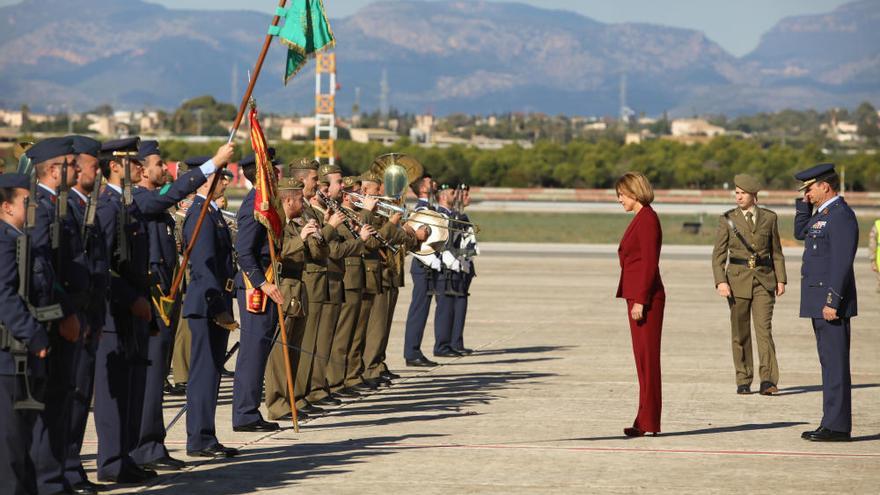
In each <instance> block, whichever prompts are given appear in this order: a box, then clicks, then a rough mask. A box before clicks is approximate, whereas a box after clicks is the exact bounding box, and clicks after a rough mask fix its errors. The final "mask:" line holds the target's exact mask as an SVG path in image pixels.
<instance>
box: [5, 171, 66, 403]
mask: <svg viewBox="0 0 880 495" xmlns="http://www.w3.org/2000/svg"><path fill="white" fill-rule="evenodd" d="M36 189H37V178H36V175H34V176H32V177H31V183H30V191H31V194H36ZM25 210H27V215H25V224H24V228H23V232H24V234H22V235H21V236H19V237H18V239H17V240H16V242H15V251H16V253H15V254H16V260H17V262H18V295H19V296H20V297H21V298H22V300H23V301H24V302H25V304H26V305H27V308H28V310H29V311H30V312H31V314H32V315H34V318H36V319H37V321H39V322H40V323H47V322H50V321H53V320H58V319H60V318H62V317H63V316H64V313H63V312H62V311H61V305H59V304H53V305H50V306H42V307H35V306H33V305H32V304H31V302H30V291H31V273H32V272H33V270H32V268H33V255H32V252H31V242H30V236H31V230H32V229H33V225H34V222H35V221H36V216H37V205H36V203H35V202H32V201H30V198H28V199H25ZM0 348H2V349H3V350H4V351H7V352H9V353H10V354H11V355H12V360H13V363H14V364H15V377H16V378H21V379H22V380H23V381H24V385H25V387H24V390H25V398H24V399H20V400H17V401H15V403H14V405H13V408H14V409H16V410H32V411H42V410H43V409H44V408H45V404H43V403H42V402H40V401H38V400H37V399H36V398H34V396H33V393H32V392H31V386H30V377H29V376H28V349H27V346H26V345H25V344H24V342H21V341H20V340H18V339H16V338H15V337H13V335H12V332H11V331H9V329H7V328H6V327H4V326H2V325H0Z"/></svg>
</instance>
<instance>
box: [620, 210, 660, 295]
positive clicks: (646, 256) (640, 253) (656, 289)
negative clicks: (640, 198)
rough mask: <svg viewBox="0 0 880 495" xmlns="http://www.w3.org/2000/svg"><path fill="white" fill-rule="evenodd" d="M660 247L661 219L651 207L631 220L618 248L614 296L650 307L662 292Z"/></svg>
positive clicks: (641, 211)
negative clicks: (656, 296) (618, 280)
mask: <svg viewBox="0 0 880 495" xmlns="http://www.w3.org/2000/svg"><path fill="white" fill-rule="evenodd" d="M662 244H663V231H662V229H661V228H660V219H659V218H657V213H656V212H654V209H653V208H651V207H650V206H645V207H643V208H642V209H641V210H640V211H639V212H638V213H637V214H636V216H635V217H634V218H633V219H632V222H630V224H629V227H627V229H626V232H624V233H623V238H621V239H620V247H618V248H617V256H618V257H619V258H620V283H619V284H618V286H617V297H621V298H623V299H631V300H633V301H635V302H636V303H638V304H643V305H645V306H649V305H650V303H651V300H652V299H653V298H654V296H655V295H656V294H657V293H663V281H662V280H660V246H661V245H662Z"/></svg>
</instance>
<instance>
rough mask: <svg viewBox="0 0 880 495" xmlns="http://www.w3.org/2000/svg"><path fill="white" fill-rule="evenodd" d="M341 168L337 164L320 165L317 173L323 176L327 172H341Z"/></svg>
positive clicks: (327, 173)
mask: <svg viewBox="0 0 880 495" xmlns="http://www.w3.org/2000/svg"><path fill="white" fill-rule="evenodd" d="M341 173H342V169H341V168H339V165H321V168H319V169H318V175H319V176H321V177H323V176H325V175H329V174H341Z"/></svg>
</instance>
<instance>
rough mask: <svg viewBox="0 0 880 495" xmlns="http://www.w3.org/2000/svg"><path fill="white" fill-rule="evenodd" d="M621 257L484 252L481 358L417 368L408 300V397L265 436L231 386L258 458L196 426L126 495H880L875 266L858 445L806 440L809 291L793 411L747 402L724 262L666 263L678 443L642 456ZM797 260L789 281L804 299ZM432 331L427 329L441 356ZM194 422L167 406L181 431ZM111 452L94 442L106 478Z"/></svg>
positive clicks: (385, 394)
mask: <svg viewBox="0 0 880 495" xmlns="http://www.w3.org/2000/svg"><path fill="white" fill-rule="evenodd" d="M614 250H616V247H614V249H613V250H612V251H611V252H610V253H609V252H606V251H607V249H604V248H603V249H596V250H590V249H582V250H573V251H572V250H561V249H558V250H553V249H547V250H543V251H542V250H541V249H540V247H533V248H531V249H528V250H523V252H520V253H517V252H516V251H515V250H507V251H506V252H499V249H485V250H484V253H483V255H481V257H480V258H479V259H478V260H477V270H478V273H479V276H478V277H477V279H476V280H475V282H474V285H473V287H472V289H471V292H472V294H473V296H472V299H471V307H470V313H469V324H468V328H467V332H466V344H467V345H468V346H470V347H474V348H476V349H477V350H478V352H477V353H476V354H475V355H473V356H470V357H465V358H459V359H440V358H438V359H439V360H440V361H441V362H442V366H440V367H437V368H434V369H430V370H427V371H413V369H412V368H409V369H408V368H405V367H404V366H403V358H402V351H401V349H402V340H403V335H402V333H403V323H404V319H405V315H406V309H407V305H408V302H409V292H408V290H406V289H404V290H403V291H402V292H401V297H400V299H401V300H400V303H399V305H398V307H397V311H396V314H395V318H394V327H393V331H392V337H391V344H390V347H389V359H390V364H391V367H392V369H394V370H395V371H397V372H399V373H401V374H402V375H403V378H402V379H400V380H398V381H396V383H395V385H394V386H393V387H391V388H388V389H382V390H381V391H379V392H377V393H374V394H372V395H369V396H367V397H364V398H361V399H359V400H355V401H351V402H348V403H346V404H345V405H344V406H342V407H340V408H336V409H334V410H332V411H331V412H330V413H329V414H327V415H325V416H322V417H319V418H316V419H313V420H311V421H309V422H307V423H304V424H303V425H302V429H301V432H300V433H299V434H295V433H293V431H292V430H291V429H285V430H283V431H281V432H277V433H275V434H269V435H261V434H246V433H234V432H232V428H231V419H230V418H231V412H230V400H231V385H232V383H231V380H224V382H223V384H222V386H221V401H220V403H221V406H220V409H219V410H218V414H217V423H218V437H219V438H220V440H221V442H223V443H225V444H226V445H229V446H235V447H240V448H241V449H242V456H241V457H238V458H235V459H232V460H230V461H228V462H220V461H211V462H205V461H197V460H195V459H191V458H187V457H186V455H185V452H184V450H185V432H184V425H185V422H183V421H181V422H180V423H179V424H178V425H177V426H175V428H174V429H173V430H172V431H171V432H170V434H169V440H168V442H167V443H168V446H169V448H170V449H171V450H172V453H173V455H175V456H176V457H180V458H183V459H186V460H188V461H191V466H190V467H189V468H187V470H186V471H184V472H181V473H163V474H162V475H161V476H160V478H159V480H158V481H157V482H156V483H155V484H154V485H152V486H148V487H116V489H115V490H114V491H112V492H110V493H135V492H146V493H160V494H171V493H175V494H176V493H187V494H190V495H198V494H203V493H205V494H207V493H217V494H244V493H252V492H255V491H265V492H267V493H332V494H348V493H351V494H363V493H383V494H389V493H419V494H434V493H436V494H444V495H446V494H451V493H486V494H495V493H498V494H501V493H504V494H518V493H737V494H741V493H750V492H760V493H849V494H857V493H872V494H873V493H878V488H877V487H878V486H880V336H878V333H877V327H878V325H877V323H876V322H877V321H878V318H880V293H878V292H876V291H875V287H876V286H877V284H876V280H875V278H874V277H873V274H872V273H871V272H870V271H869V270H868V267H867V263H866V262H864V261H863V259H864V258H861V259H860V260H859V263H858V266H857V282H858V284H859V297H860V309H861V315H860V316H859V317H857V318H856V319H854V323H853V337H852V373H853V383H854V390H853V409H854V418H853V421H854V432H853V435H854V436H855V439H856V440H857V441H854V442H851V443H842V444H817V443H810V442H806V441H803V440H801V439H800V433H801V431H804V430H808V429H813V428H815V427H816V423H817V421H818V420H819V418H820V415H821V400H822V397H821V389H820V387H819V385H820V383H821V380H820V373H819V363H818V358H817V355H816V348H815V341H814V338H813V336H812V331H811V330H810V325H809V322H808V321H807V320H803V319H799V318H797V305H798V297H799V290H798V287H797V283H793V284H791V285H789V287H788V293H787V294H786V295H785V296H783V297H782V298H780V300H779V302H778V304H777V307H776V315H775V318H774V336H775V339H776V347H777V352H778V359H779V366H780V375H781V379H780V383H779V386H780V388H781V393H780V394H779V396H776V397H763V396H760V395H757V394H754V395H749V396H738V395H736V394H735V388H736V387H735V383H734V371H733V365H732V360H731V356H730V344H729V327H728V310H727V305H726V303H725V302H724V301H723V300H722V299H721V298H719V297H717V296H716V295H715V293H714V291H713V289H712V278H711V271H710V269H709V264H708V258H707V256H706V253H703V252H690V251H688V252H686V253H685V252H683V251H682V254H680V255H675V254H673V253H678V252H679V250H677V249H675V248H671V247H670V248H667V249H665V250H664V253H670V254H669V255H668V256H664V259H663V261H662V263H661V269H662V276H663V279H664V282H665V284H666V288H667V294H668V296H667V297H668V301H667V309H666V321H665V325H664V336H663V354H662V369H663V393H664V395H663V397H664V404H663V424H662V427H663V433H662V434H661V435H660V436H659V437H656V438H638V439H626V438H625V437H623V435H622V429H623V428H624V427H625V426H629V425H630V424H631V423H632V419H633V417H634V416H635V408H636V405H637V398H638V383H637V380H636V374H635V367H634V364H633V359H632V351H631V344H630V336H629V329H628V326H627V323H626V320H625V308H624V304H623V302H622V301H619V300H616V299H614V292H615V289H616V284H617V279H618V276H619V272H618V267H617V261H616V260H612V259H610V258H611V255H612V254H613V251H614ZM500 251H503V250H500ZM798 259H799V257H797V256H789V258H788V263H787V266H788V271H789V276H790V278H791V279H792V280H793V281H794V282H797V280H798V278H799V277H798V273H799V269H800V263H799V261H798ZM408 282H409V281H408ZM431 331H432V325H431V324H430V320H429V324H428V329H427V331H426V338H425V343H424V345H423V349H424V350H425V351H426V354H428V355H430V354H429V353H428V351H429V350H430V349H431V344H432V342H433V338H432V334H431ZM230 345H231V343H230ZM756 359H757V358H756ZM757 385H758V384H757V383H755V387H757ZM181 404H182V401H181V400H180V399H176V398H175V400H169V401H168V403H167V407H166V419H167V420H170V418H171V417H172V416H173V415H174V413H175V412H176V410H177V408H178V407H179V406H180V405H181ZM285 426H288V427H289V426H290V425H289V423H288V424H286V425H285ZM95 449H96V437H95V434H94V429H93V428H92V427H91V425H90V427H89V431H88V433H87V439H86V447H85V450H86V454H87V456H86V458H87V459H88V460H89V466H88V468H89V469H93V468H94V452H95ZM91 475H92V476H94V472H93V471H92V473H91Z"/></svg>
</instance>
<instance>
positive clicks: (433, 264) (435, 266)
mask: <svg viewBox="0 0 880 495" xmlns="http://www.w3.org/2000/svg"><path fill="white" fill-rule="evenodd" d="M431 269H432V270H436V271H438V272H439V271H440V270H442V269H443V265H442V264H440V258H438V257H436V256H434V258H433V259H431Z"/></svg>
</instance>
